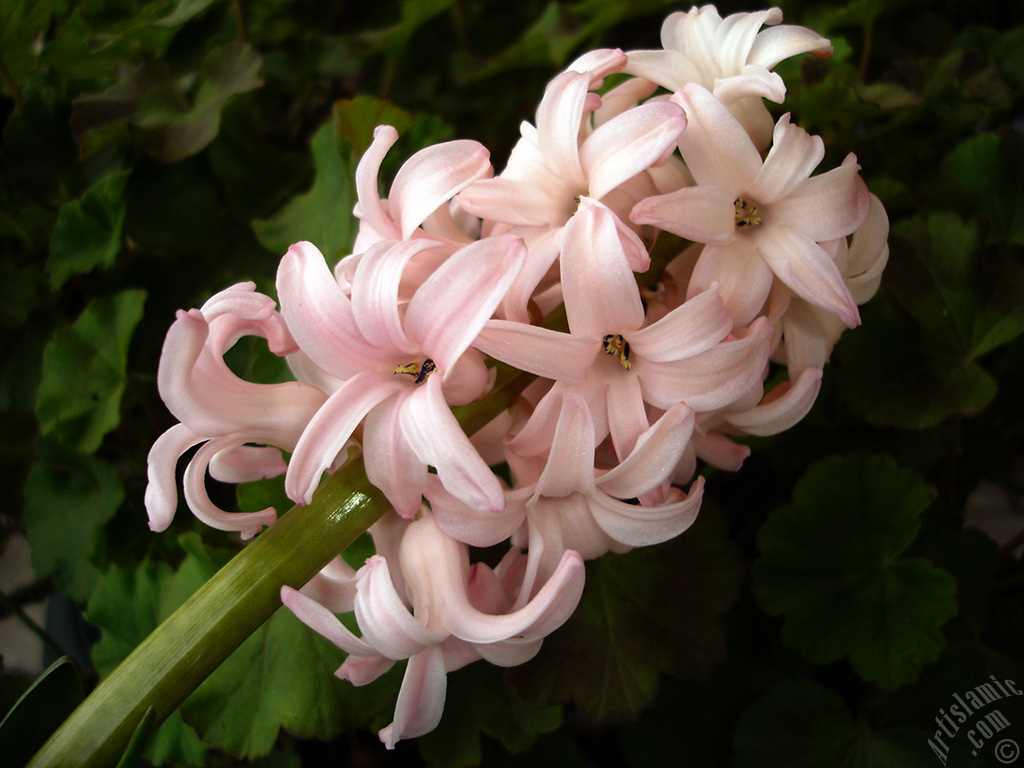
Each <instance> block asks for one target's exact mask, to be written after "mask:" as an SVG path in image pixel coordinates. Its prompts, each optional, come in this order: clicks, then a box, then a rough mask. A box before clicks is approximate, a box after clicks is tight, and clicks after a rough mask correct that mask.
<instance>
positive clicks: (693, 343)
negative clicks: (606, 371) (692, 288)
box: [629, 283, 732, 363]
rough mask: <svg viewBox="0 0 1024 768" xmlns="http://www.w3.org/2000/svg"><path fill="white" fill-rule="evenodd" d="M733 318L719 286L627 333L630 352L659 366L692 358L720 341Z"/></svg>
mask: <svg viewBox="0 0 1024 768" xmlns="http://www.w3.org/2000/svg"><path fill="white" fill-rule="evenodd" d="M731 330H732V318H730V317H729V313H728V312H727V311H726V309H725V304H723V303H722V298H721V297H720V296H719V295H718V284H717V283H712V284H711V286H710V287H709V288H708V290H706V291H704V292H703V293H698V294H697V295H696V296H694V297H693V298H692V299H688V300H687V301H684V302H683V303H682V304H680V305H679V306H678V307H676V308H675V309H673V310H672V311H671V312H669V313H668V314H667V315H665V316H664V317H663V318H661V319H660V320H658V321H657V322H655V323H652V324H651V325H649V326H647V327H646V328H641V329H640V330H639V331H633V332H631V333H630V334H629V344H630V347H631V348H632V350H633V352H635V353H636V354H638V355H640V356H641V357H643V358H645V359H647V360H652V361H654V362H658V363H667V362H670V361H672V360H681V359H683V358H686V357H693V356H694V355H697V354H700V353H701V352H703V351H704V350H706V349H710V348H711V347H713V346H714V345H715V344H717V343H718V342H720V341H722V339H724V338H725V337H726V336H728V335H729V332H730V331H731Z"/></svg>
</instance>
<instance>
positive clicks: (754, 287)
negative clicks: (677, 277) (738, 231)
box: [687, 237, 774, 326]
mask: <svg viewBox="0 0 1024 768" xmlns="http://www.w3.org/2000/svg"><path fill="white" fill-rule="evenodd" d="M773 280H774V276H773V274H772V270H771V269H770V268H769V267H768V264H767V263H766V262H765V260H764V259H763V258H762V257H761V254H760V253H759V252H758V250H757V249H756V248H755V247H754V241H753V239H752V238H751V237H737V238H736V239H735V240H733V241H732V242H731V243H729V244H727V245H706V246H704V250H703V251H702V252H701V254H700V256H699V257H698V259H697V264H696V265H695V266H694V269H693V274H692V276H691V277H690V285H689V288H688V292H687V296H688V297H689V298H693V297H695V296H696V295H697V294H698V293H700V292H704V291H708V290H710V289H711V287H712V286H713V285H715V284H717V285H718V294H719V295H720V296H721V297H722V302H723V303H724V304H725V308H726V310H727V311H728V312H729V315H730V317H732V321H733V323H734V324H735V325H736V326H744V325H747V324H748V323H749V322H750V321H751V320H753V319H754V318H755V317H756V316H757V313H758V312H760V311H761V308H762V307H763V306H764V303H765V301H766V300H767V298H768V293H769V292H770V291H771V287H772V281H773Z"/></svg>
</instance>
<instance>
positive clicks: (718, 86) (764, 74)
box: [713, 66, 786, 123]
mask: <svg viewBox="0 0 1024 768" xmlns="http://www.w3.org/2000/svg"><path fill="white" fill-rule="evenodd" d="M714 85H715V87H714V91H713V92H714V94H715V98H717V99H718V100H719V101H721V102H722V103H723V104H725V105H726V106H727V107H729V108H730V110H729V111H730V112H732V109H731V108H732V105H733V104H735V103H736V102H738V101H740V100H741V99H746V98H750V97H754V98H756V99H762V98H764V99H768V100H769V101H773V102H775V103H776V104H781V103H782V102H783V101H784V100H785V98H786V84H785V83H784V82H783V80H782V78H781V77H779V75H777V74H776V73H774V72H769V71H768V70H766V69H764V68H763V67H753V66H744V67H743V68H742V69H741V70H740V71H739V73H738V74H734V75H731V76H729V77H720V78H715V84H714ZM733 114H734V115H735V112H733ZM737 119H739V118H738V117H737ZM740 122H741V123H742V122H743V121H742V119H740Z"/></svg>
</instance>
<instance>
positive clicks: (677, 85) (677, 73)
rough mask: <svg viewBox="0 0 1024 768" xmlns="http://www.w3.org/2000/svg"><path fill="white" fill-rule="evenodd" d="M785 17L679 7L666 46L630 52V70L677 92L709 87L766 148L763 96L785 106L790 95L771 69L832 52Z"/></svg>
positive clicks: (665, 31) (668, 24) (668, 23)
mask: <svg viewBox="0 0 1024 768" xmlns="http://www.w3.org/2000/svg"><path fill="white" fill-rule="evenodd" d="M780 21H782V11H781V10H780V9H778V8H771V9H769V10H766V11H756V12H754V13H733V14H731V15H729V16H726V17H725V18H724V19H723V18H722V17H721V16H719V15H718V9H716V8H715V6H713V5H705V6H703V7H701V8H697V7H693V8H691V9H690V10H689V11H686V12H685V13H684V12H683V11H676V12H675V13H673V14H671V15H670V16H669V17H668V18H667V19H665V22H664V24H662V27H661V44H662V46H663V50H653V51H630V52H629V53H628V54H627V56H628V58H629V63H628V64H627V65H626V69H625V71H626V72H628V73H630V74H632V75H637V76H638V77H641V78H644V79H646V80H650V81H651V82H653V83H657V84H658V85H660V86H661V87H663V88H667V89H668V90H669V91H671V92H673V93H674V92H676V91H681V90H682V89H683V88H684V87H685V86H686V85H687V84H689V83H698V84H700V85H702V86H704V87H705V88H707V89H708V90H709V91H711V92H712V93H714V95H715V97H716V98H718V99H719V100H720V101H721V102H722V104H723V105H725V107H726V108H727V109H728V110H729V111H730V112H731V113H732V114H733V115H734V116H735V117H736V119H737V120H739V121H740V123H742V124H743V126H744V128H745V129H746V130H747V132H748V133H749V134H750V136H751V139H752V140H753V142H754V144H755V145H757V147H758V148H764V147H766V146H767V145H768V141H769V140H770V139H771V134H772V118H771V115H770V114H769V112H768V110H767V109H766V108H765V106H764V102H762V100H761V99H762V98H766V99H768V100H770V101H773V102H775V103H776V104H781V103H782V101H783V99H784V98H785V95H786V86H785V83H783V81H782V78H781V77H779V76H778V75H777V74H775V73H774V72H772V71H770V70H771V69H772V67H774V66H775V65H776V64H778V63H779V62H780V61H782V60H783V59H788V58H789V57H791V56H796V55H797V54H801V53H808V52H811V53H813V54H814V55H815V56H821V57H824V56H830V55H831V54H832V46H831V44H830V43H829V41H828V40H827V39H826V38H824V37H822V36H821V35H819V34H818V33H816V32H813V31H811V30H809V29H807V28H806V27H798V26H794V25H792V24H779V22H780ZM764 25H767V26H766V28H765V29H761V27H762V26H764ZM759 30H760V31H759Z"/></svg>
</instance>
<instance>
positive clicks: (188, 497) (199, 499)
mask: <svg viewBox="0 0 1024 768" xmlns="http://www.w3.org/2000/svg"><path fill="white" fill-rule="evenodd" d="M244 442H245V439H244V438H236V437H233V436H232V437H221V438H216V439H214V440H209V441H207V442H206V444H204V445H203V446H202V447H201V448H200V449H199V450H198V451H196V454H195V456H193V457H192V461H190V462H189V463H188V466H187V467H186V468H185V477H184V480H183V482H182V485H183V489H184V492H185V501H187V502H188V506H189V509H191V510H192V512H193V513H194V514H195V516H196V517H198V518H199V519H200V520H202V521H203V522H204V523H206V524H207V525H208V526H210V527H211V528H216V529H217V530H218V531H238V532H239V533H240V534H241V536H242V538H243V539H251V538H252V537H253V536H255V535H256V534H257V533H259V532H260V531H261V530H262V529H263V526H265V525H272V524H273V523H274V521H275V520H277V513H276V512H275V511H274V509H273V508H272V507H268V508H267V509H262V510H260V511H258V512H227V511H225V510H223V509H221V508H220V507H218V506H217V505H216V504H214V503H213V501H211V500H210V496H209V494H208V493H207V492H206V470H207V467H208V466H209V464H210V460H211V459H212V458H213V457H214V456H215V455H216V454H217V453H219V452H220V451H223V450H231V449H232V448H236V447H238V446H239V445H240V444H242V443H244Z"/></svg>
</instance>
